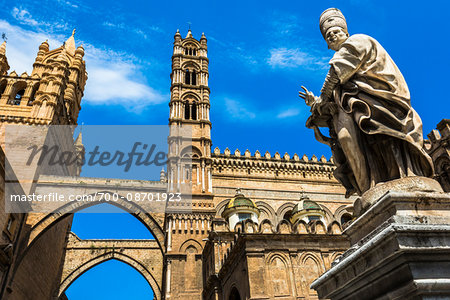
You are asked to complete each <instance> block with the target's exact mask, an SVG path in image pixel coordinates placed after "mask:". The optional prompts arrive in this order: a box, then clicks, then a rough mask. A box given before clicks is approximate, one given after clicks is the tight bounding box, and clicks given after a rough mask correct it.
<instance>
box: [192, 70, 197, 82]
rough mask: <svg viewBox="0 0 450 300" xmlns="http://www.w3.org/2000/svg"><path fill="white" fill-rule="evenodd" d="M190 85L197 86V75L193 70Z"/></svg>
mask: <svg viewBox="0 0 450 300" xmlns="http://www.w3.org/2000/svg"><path fill="white" fill-rule="evenodd" d="M191 83H192V85H197V74H196V73H195V70H193V71H192V80H191Z"/></svg>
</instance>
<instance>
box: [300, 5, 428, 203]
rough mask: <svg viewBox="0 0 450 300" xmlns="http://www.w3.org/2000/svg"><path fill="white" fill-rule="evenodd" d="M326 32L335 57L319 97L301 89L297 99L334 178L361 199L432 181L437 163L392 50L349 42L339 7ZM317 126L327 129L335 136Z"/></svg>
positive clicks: (360, 37)
mask: <svg viewBox="0 0 450 300" xmlns="http://www.w3.org/2000/svg"><path fill="white" fill-rule="evenodd" d="M320 30H321V32H322V35H323V37H324V39H325V41H326V42H327V44H328V48H330V49H332V50H334V51H336V52H335V54H334V56H333V58H332V59H331V60H330V70H329V71H328V74H327V76H326V79H325V82H324V84H323V87H322V90H321V94H320V96H319V97H316V96H314V95H313V93H312V92H310V91H308V90H307V89H306V88H305V87H303V86H302V88H303V89H304V90H305V91H304V92H302V91H301V92H299V95H300V97H301V98H303V99H305V102H306V104H307V105H309V106H311V116H310V117H309V118H308V120H307V122H306V126H307V127H308V128H313V129H314V132H315V136H316V139H317V140H318V141H320V142H322V143H325V144H328V145H329V146H330V147H331V150H332V152H333V157H334V160H335V164H336V166H337V168H336V170H335V172H334V174H335V177H336V178H337V179H338V180H339V181H340V182H341V183H342V184H343V185H344V187H345V188H346V190H347V192H346V197H349V196H350V195H352V194H353V193H358V194H359V195H361V194H362V193H364V192H365V191H367V190H368V189H370V188H371V187H374V186H375V185H376V184H377V183H380V182H386V181H389V180H393V179H398V178H403V177H407V176H425V177H431V176H432V175H433V172H434V171H433V163H432V161H431V158H430V157H429V156H428V155H427V154H426V152H425V150H424V149H423V137H422V121H421V119H420V117H419V115H418V114H417V113H416V112H415V111H414V109H413V108H412V107H411V101H410V95H409V90H408V86H407V85H406V82H405V79H404V78H403V75H402V74H401V73H400V70H399V69H398V68H397V66H396V65H395V63H394V61H393V60H392V59H391V57H390V56H389V54H388V53H387V52H386V50H385V49H384V48H383V47H382V46H381V45H380V44H379V43H378V42H377V41H376V40H375V39H374V38H372V37H370V36H367V35H364V34H355V35H352V36H349V34H348V31H347V23H346V20H345V18H344V16H343V14H342V13H341V11H340V10H338V9H336V8H329V9H327V10H325V11H324V12H323V13H322V15H321V16H320ZM318 127H328V128H329V131H330V137H326V136H324V135H323V134H322V133H321V132H320V130H319V128H318Z"/></svg>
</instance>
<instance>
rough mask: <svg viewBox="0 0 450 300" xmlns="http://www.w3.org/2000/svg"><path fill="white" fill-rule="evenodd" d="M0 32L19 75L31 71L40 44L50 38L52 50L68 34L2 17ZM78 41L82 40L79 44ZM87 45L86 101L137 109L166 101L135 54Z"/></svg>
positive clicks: (12, 68) (8, 55)
mask: <svg viewBox="0 0 450 300" xmlns="http://www.w3.org/2000/svg"><path fill="white" fill-rule="evenodd" d="M0 32H5V33H6V35H7V36H8V43H7V46H6V55H7V57H8V62H9V65H10V66H11V70H10V71H12V70H16V72H17V73H18V74H19V75H20V74H21V73H22V72H24V71H27V73H28V74H31V71H32V68H33V62H34V59H35V57H36V53H37V51H38V48H39V45H40V44H41V43H42V42H43V41H45V40H46V39H48V40H49V44H50V49H54V48H57V47H59V46H60V45H62V43H63V41H64V40H65V39H66V38H67V37H63V36H60V35H46V34H44V33H40V32H34V31H30V30H25V29H23V28H21V27H18V26H14V25H11V24H9V23H8V22H6V21H2V20H0ZM77 44H79V43H77ZM83 46H84V48H85V53H86V55H85V57H84V58H85V60H86V68H87V72H88V81H87V83H86V88H85V96H84V97H83V101H84V102H85V103H91V104H95V105H108V104H118V105H122V106H123V107H125V108H126V109H128V110H132V111H133V110H135V111H136V112H137V111H138V110H139V109H140V108H142V107H145V106H148V105H154V104H158V103H161V102H163V101H164V100H166V99H167V98H168V96H166V95H163V94H162V93H160V92H158V91H157V90H155V89H154V88H152V87H150V86H148V85H147V84H146V83H145V82H144V81H143V80H139V79H138V78H142V77H143V76H142V73H141V72H140V70H139V67H138V66H139V64H138V63H136V62H135V61H136V59H135V58H134V57H133V56H130V55H127V54H126V53H118V52H116V51H113V50H110V49H100V48H98V47H95V46H93V45H90V44H88V43H85V44H83Z"/></svg>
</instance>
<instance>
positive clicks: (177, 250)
mask: <svg viewBox="0 0 450 300" xmlns="http://www.w3.org/2000/svg"><path fill="white" fill-rule="evenodd" d="M207 50H208V48H207V41H206V37H205V35H204V34H202V36H201V38H200V40H196V39H195V38H194V37H193V36H192V32H191V30H189V31H188V34H187V36H186V37H185V38H184V39H183V38H182V37H181V34H180V32H179V31H177V33H176V34H175V36H174V46H173V55H172V73H171V75H170V78H171V86H170V92H171V97H170V102H169V107H170V115H169V125H170V135H169V141H168V143H169V153H168V165H167V170H168V177H167V179H168V189H169V191H172V192H182V193H186V192H189V194H190V195H192V203H189V205H186V206H185V208H187V210H186V211H176V212H175V211H173V212H170V213H166V215H165V230H166V233H167V234H166V255H165V259H166V260H165V264H166V269H165V270H166V275H165V286H164V293H165V298H166V299H173V300H175V299H180V300H181V299H201V293H202V289H203V287H202V283H203V280H202V255H201V253H202V249H203V247H204V243H205V242H204V241H205V239H206V237H207V235H208V232H209V231H210V229H211V220H212V219H213V217H214V214H215V210H214V204H213V192H212V173H211V172H212V170H211V122H210V119H209V108H210V103H209V94H210V90H209V87H208V77H209V72H208V64H209V60H208V57H207ZM180 132H183V133H182V134H179V133H180ZM182 195H183V194H182ZM190 195H188V196H187V197H190ZM182 197H183V196H182Z"/></svg>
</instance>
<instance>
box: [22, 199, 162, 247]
mask: <svg viewBox="0 0 450 300" xmlns="http://www.w3.org/2000/svg"><path fill="white" fill-rule="evenodd" d="M104 193H105V194H107V193H109V194H112V193H111V192H110V191H104ZM100 203H109V204H111V205H114V206H117V207H119V208H121V209H123V210H125V211H126V212H128V213H130V214H131V215H133V216H134V217H136V218H137V219H138V220H139V221H140V222H141V223H142V224H143V225H144V226H145V227H146V228H147V229H148V230H149V231H150V232H151V233H152V235H153V236H154V237H155V240H156V242H157V243H158V245H159V248H160V250H161V252H162V253H163V252H164V251H165V248H164V231H163V229H162V222H163V217H164V216H163V215H164V213H150V212H149V211H146V210H145V209H143V208H142V207H141V206H139V205H138V204H136V203H135V202H131V201H128V200H126V198H124V197H119V199H118V200H117V201H105V200H99V201H72V202H70V203H68V204H66V205H63V206H62V207H60V208H58V209H56V210H55V211H53V212H52V213H49V214H46V215H42V216H41V217H40V218H39V219H37V220H36V221H35V223H34V224H33V225H32V227H31V231H30V238H29V240H28V247H27V249H29V248H30V247H31V246H32V245H33V244H34V243H35V242H36V240H37V239H38V238H39V237H40V236H41V235H42V234H44V233H45V232H46V231H47V230H49V229H50V228H52V227H53V226H55V225H56V224H57V223H58V222H59V221H61V220H63V219H65V218H67V217H68V216H70V215H71V214H73V213H76V212H78V211H80V210H82V209H84V208H87V207H90V206H94V205H98V204H100ZM157 214H160V215H161V216H157ZM157 219H158V220H159V221H160V222H158V221H157Z"/></svg>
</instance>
